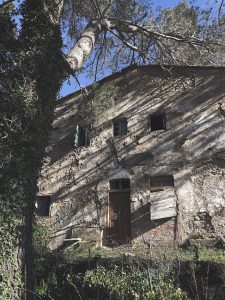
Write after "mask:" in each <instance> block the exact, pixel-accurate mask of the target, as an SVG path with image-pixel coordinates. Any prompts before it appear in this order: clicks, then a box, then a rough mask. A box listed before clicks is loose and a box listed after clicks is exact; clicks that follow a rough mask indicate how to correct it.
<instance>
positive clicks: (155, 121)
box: [149, 114, 166, 131]
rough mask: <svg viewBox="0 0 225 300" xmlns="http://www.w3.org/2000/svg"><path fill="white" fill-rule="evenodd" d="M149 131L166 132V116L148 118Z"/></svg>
mask: <svg viewBox="0 0 225 300" xmlns="http://www.w3.org/2000/svg"><path fill="white" fill-rule="evenodd" d="M149 125H150V126H149V127H150V128H149V130H150V131H156V130H166V115H165V114H157V115H152V116H150V124H149Z"/></svg>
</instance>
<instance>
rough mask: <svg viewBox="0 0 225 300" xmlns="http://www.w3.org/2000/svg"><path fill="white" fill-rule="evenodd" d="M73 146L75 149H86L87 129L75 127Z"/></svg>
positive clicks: (88, 137)
mask: <svg viewBox="0 0 225 300" xmlns="http://www.w3.org/2000/svg"><path fill="white" fill-rule="evenodd" d="M74 145H75V146H77V147H87V146H89V145H90V135H89V129H87V128H84V127H82V126H79V125H77V126H76V131H75V136H74Z"/></svg>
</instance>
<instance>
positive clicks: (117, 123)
mask: <svg viewBox="0 0 225 300" xmlns="http://www.w3.org/2000/svg"><path fill="white" fill-rule="evenodd" d="M126 134H127V119H126V118H121V119H115V120H113V136H121V135H126Z"/></svg>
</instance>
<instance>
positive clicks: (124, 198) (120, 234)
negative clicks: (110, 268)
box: [109, 192, 131, 245]
mask: <svg viewBox="0 0 225 300" xmlns="http://www.w3.org/2000/svg"><path fill="white" fill-rule="evenodd" d="M109 233H110V237H109V239H110V241H111V242H112V243H115V244H118V245H119V244H125V243H129V241H130V237H131V222H130V193H129V192H112V193H109Z"/></svg>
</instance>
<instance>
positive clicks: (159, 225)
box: [39, 66, 225, 248]
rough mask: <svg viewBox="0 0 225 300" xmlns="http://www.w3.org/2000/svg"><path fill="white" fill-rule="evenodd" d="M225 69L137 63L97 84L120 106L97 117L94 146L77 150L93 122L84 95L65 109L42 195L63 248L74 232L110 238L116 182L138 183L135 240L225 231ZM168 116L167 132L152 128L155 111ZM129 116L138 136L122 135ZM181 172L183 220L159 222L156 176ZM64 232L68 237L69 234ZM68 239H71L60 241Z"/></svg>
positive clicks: (177, 179) (134, 187)
mask: <svg viewBox="0 0 225 300" xmlns="http://www.w3.org/2000/svg"><path fill="white" fill-rule="evenodd" d="M224 75H225V70H224V69H222V68H210V67H209V68H204V67H203V68H198V67H186V68H185V67H176V68H170V70H163V69H161V67H159V66H152V67H133V68H130V69H128V70H125V71H122V72H121V73H119V74H116V75H114V76H111V77H108V78H106V79H104V80H102V81H100V82H99V83H98V86H97V88H98V89H103V90H104V87H106V88H107V84H110V85H112V86H115V87H116V88H117V91H119V94H117V95H116V97H115V102H116V104H115V106H113V107H112V108H110V109H108V110H107V113H104V115H102V116H99V118H96V121H95V122H94V123H93V126H92V130H91V133H90V137H91V144H90V146H89V147H87V148H85V147H82V148H79V147H78V148H77V147H74V132H75V126H76V124H81V125H82V124H83V120H82V118H81V116H80V115H79V111H78V107H79V105H80V103H81V101H84V96H83V95H82V93H79V92H77V93H75V94H74V95H72V96H69V97H67V98H64V99H62V100H60V101H59V102H58V103H57V106H56V110H55V120H54V123H53V133H52V138H51V142H50V145H49V147H48V148H47V151H46V158H45V163H44V165H43V169H42V173H41V177H40V181H39V189H40V192H41V193H44V194H45V193H46V194H47V193H51V194H52V198H51V209H50V217H51V223H52V227H53V228H54V231H55V232H56V234H57V235H58V238H57V239H53V240H52V248H54V247H56V246H57V245H60V243H62V241H63V239H64V238H65V236H66V232H67V231H68V229H69V228H70V227H71V226H73V228H74V229H73V231H74V235H77V236H78V237H82V238H83V239H93V240H98V241H99V243H101V239H102V237H103V240H104V238H105V236H106V228H107V225H108V190H109V180H111V179H115V178H129V179H130V180H131V190H130V193H131V194H130V197H131V224H132V228H131V230H132V242H133V244H136V243H140V242H143V243H146V244H148V243H150V242H151V243H167V242H171V241H174V239H176V240H177V241H178V242H179V243H182V242H184V241H185V240H186V239H187V238H188V237H189V236H190V235H205V236H206V235H209V234H211V235H215V234H220V233H221V234H225V226H224V219H225V218H224V207H225V203H224V201H225V184H224V183H225V177H224V176H225V175H224V174H225V173H224V167H225V152H224V150H225V149H224V148H225V129H224V124H225V118H224V116H223V115H222V114H221V111H220V110H219V104H218V103H219V102H220V103H222V107H224V108H225V85H224V81H225V79H224V78H225V77H224ZM155 112H164V113H165V114H166V127H167V130H166V131H161V130H160V131H154V132H149V131H148V122H149V115H151V114H154V113H155ZM115 117H126V118H127V121H128V133H127V135H126V136H121V137H117V138H113V131H112V123H111V120H112V119H113V118H115ZM156 175H173V177H174V185H175V192H176V197H177V205H178V216H177V217H173V218H169V219H162V220H158V221H154V222H151V221H150V215H149V202H150V201H151V193H150V190H149V176H156ZM59 236H60V238H59ZM60 239H61V240H60Z"/></svg>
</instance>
